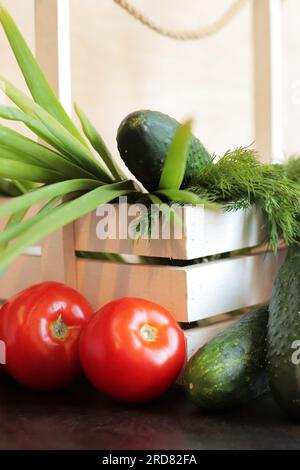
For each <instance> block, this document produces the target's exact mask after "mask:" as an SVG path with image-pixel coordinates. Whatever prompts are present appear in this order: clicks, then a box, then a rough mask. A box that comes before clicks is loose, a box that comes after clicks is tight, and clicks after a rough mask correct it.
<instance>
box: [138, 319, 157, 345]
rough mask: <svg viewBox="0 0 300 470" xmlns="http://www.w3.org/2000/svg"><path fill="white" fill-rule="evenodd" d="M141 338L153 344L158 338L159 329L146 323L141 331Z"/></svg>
mask: <svg viewBox="0 0 300 470" xmlns="http://www.w3.org/2000/svg"><path fill="white" fill-rule="evenodd" d="M140 334H141V337H142V338H143V340H144V341H146V342H147V343H153V342H154V341H155V340H156V338H157V328H155V326H152V325H149V324H148V323H145V325H143V326H142V328H141V329H140Z"/></svg>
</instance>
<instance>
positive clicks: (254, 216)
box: [75, 206, 266, 259]
mask: <svg viewBox="0 0 300 470" xmlns="http://www.w3.org/2000/svg"><path fill="white" fill-rule="evenodd" d="M114 209H115V211H116V220H117V226H116V233H117V234H118V233H119V225H118V220H119V211H120V209H119V207H118V206H114ZM125 212H126V210H125ZM183 216H184V231H183V237H182V239H181V240H174V239H171V240H163V239H160V240H151V241H150V242H149V241H148V240H140V241H137V242H133V241H132V240H128V239H127V240H122V239H120V238H119V237H118V236H117V237H116V239H107V240H100V239H99V237H98V230H97V225H98V224H99V222H100V220H101V217H99V216H97V215H96V212H93V213H91V214H89V215H87V216H86V217H83V218H82V219H80V220H78V221H77V222H75V248H76V250H79V251H91V252H99V253H100V252H101V253H121V254H134V255H139V256H154V257H164V258H173V259H195V258H201V257H205V256H210V255H213V254H217V253H226V252H228V251H233V250H239V249H242V248H248V247H253V246H256V245H258V244H260V243H262V241H263V240H264V239H265V237H266V229H265V219H264V217H263V214H262V212H261V211H256V210H254V209H252V210H249V211H242V210H241V211H237V212H226V213H220V212H218V211H210V210H207V209H203V208H201V207H199V208H193V207H189V206H186V207H185V208H184V211H183ZM129 221H130V219H129Z"/></svg>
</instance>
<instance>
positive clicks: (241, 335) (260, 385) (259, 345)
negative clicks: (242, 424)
mask: <svg viewBox="0 0 300 470" xmlns="http://www.w3.org/2000/svg"><path fill="white" fill-rule="evenodd" d="M267 323H268V308H267V307H262V308H260V309H257V310H254V311H253V312H251V313H249V314H245V315H244V316H243V318H242V319H241V320H239V321H238V322H237V323H235V324H234V325H232V326H230V327H229V328H228V329H227V330H225V331H224V332H222V333H220V334H219V335H218V336H216V337H215V338H214V339H212V340H211V341H210V342H209V343H207V344H206V345H205V346H204V347H202V348H200V350H199V351H198V352H197V353H196V354H195V355H194V356H193V357H192V359H191V360H190V362H189V363H188V364H187V367H186V370H185V373H184V380H183V382H184V388H185V390H186V393H187V395H188V397H190V399H191V400H192V401H193V402H194V403H195V404H196V405H197V406H198V407H199V408H200V409H202V410H204V411H221V410H224V409H227V408H232V407H234V406H238V405H242V404H244V403H247V402H249V401H251V400H253V399H255V398H257V397H258V396H260V395H262V394H264V393H265V392H266V391H268V379H267V373H266V336H267Z"/></svg>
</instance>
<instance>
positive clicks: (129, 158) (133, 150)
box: [117, 110, 211, 191]
mask: <svg viewBox="0 0 300 470" xmlns="http://www.w3.org/2000/svg"><path fill="white" fill-rule="evenodd" d="M179 125H180V124H179V123H178V122H177V121H176V120H175V119H173V118H171V117H170V116H167V115H166V114H163V113H160V112H158V111H149V110H145V111H136V112H134V113H132V114H129V116H127V117H126V118H125V119H124V120H123V121H122V122H121V124H120V127H119V129H118V135H117V143H118V149H119V152H120V155H121V157H122V159H123V161H124V162H125V164H126V166H127V167H128V169H129V170H130V171H131V172H132V173H133V174H134V176H135V177H136V178H137V179H138V180H139V181H140V182H141V183H142V184H143V186H144V187H145V188H146V189H147V190H148V191H154V190H155V189H157V188H158V184H159V181H160V176H161V173H162V169H163V166H164V163H165V160H166V156H167V152H168V148H169V145H170V143H171V141H172V139H173V137H174V135H175V132H176V129H177V128H178V126H179ZM210 162H211V156H210V154H209V153H208V151H207V150H206V149H205V148H204V146H203V145H202V144H201V142H200V141H199V140H198V139H196V137H193V138H192V141H191V144H190V149H189V156H188V161H187V166H186V171H185V178H184V181H183V185H182V186H183V187H185V186H186V185H188V183H189V182H190V181H191V179H192V178H193V175H195V174H197V172H198V171H199V170H201V168H203V166H205V165H207V164H209V163H210Z"/></svg>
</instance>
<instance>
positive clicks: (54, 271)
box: [35, 0, 76, 287]
mask: <svg viewBox="0 0 300 470" xmlns="http://www.w3.org/2000/svg"><path fill="white" fill-rule="evenodd" d="M35 37H36V56H37V59H38V61H39V63H40V64H41V66H42V68H43V70H44V72H45V73H46V76H47V77H48V79H49V81H50V83H51V85H52V86H53V88H54V90H55V91H56V93H57V95H58V97H59V99H60V101H61V103H62V104H63V106H64V107H65V109H66V110H67V112H68V113H69V114H71V112H72V99H71V63H70V24H69V0H35ZM75 269H76V266H75V250H74V231H73V225H70V226H68V227H64V228H63V229H61V230H58V231H57V232H56V233H54V234H52V235H50V236H49V237H47V238H46V239H45V240H44V241H43V250H42V279H43V280H55V281H60V282H65V283H66V284H69V285H71V286H73V287H76V274H75Z"/></svg>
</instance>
